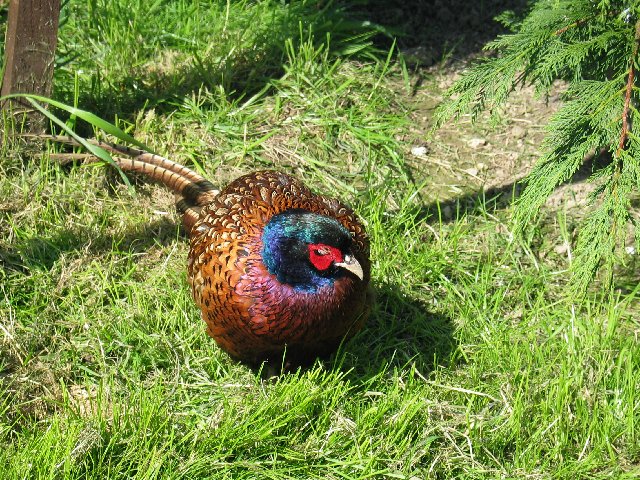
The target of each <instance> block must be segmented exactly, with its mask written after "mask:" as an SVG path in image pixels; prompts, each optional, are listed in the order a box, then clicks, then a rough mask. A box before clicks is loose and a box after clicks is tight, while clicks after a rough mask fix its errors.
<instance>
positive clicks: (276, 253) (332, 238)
mask: <svg viewBox="0 0 640 480" xmlns="http://www.w3.org/2000/svg"><path fill="white" fill-rule="evenodd" d="M262 243H263V249H262V258H263V261H264V264H265V265H266V267H267V270H268V271H269V273H271V274H272V275H275V276H276V278H277V279H278V281H279V282H281V283H283V284H287V285H290V286H292V287H294V288H295V289H297V290H300V291H305V292H315V291H317V290H318V289H319V288H321V287H323V286H327V285H330V284H333V283H334V282H335V281H336V279H339V278H343V277H345V276H353V277H354V278H357V279H358V280H359V281H362V280H363V279H364V272H363V270H362V266H361V265H360V263H359V262H358V260H357V259H356V257H355V256H354V252H353V251H352V244H353V239H352V238H351V234H350V233H349V231H348V230H347V229H346V228H345V227H344V226H343V225H342V224H340V223H339V222H338V221H337V220H336V219H335V218H332V217H329V216H326V215H320V214H317V213H313V212H309V211H306V210H302V209H290V210H286V211H285V212H283V213H280V214H277V215H274V216H273V217H272V218H271V220H270V221H269V222H268V223H267V225H266V226H265V227H264V232H263V235H262Z"/></svg>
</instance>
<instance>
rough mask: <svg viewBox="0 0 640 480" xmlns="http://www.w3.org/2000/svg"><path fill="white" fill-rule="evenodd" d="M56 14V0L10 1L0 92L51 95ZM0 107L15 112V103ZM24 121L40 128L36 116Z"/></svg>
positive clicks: (41, 123)
mask: <svg viewBox="0 0 640 480" xmlns="http://www.w3.org/2000/svg"><path fill="white" fill-rule="evenodd" d="M59 17H60V0H10V3H9V19H8V25H7V37H6V43H5V62H4V66H5V70H4V78H3V79H2V90H1V91H0V94H1V95H8V94H10V93H36V94H38V95H44V96H49V95H51V86H52V81H53V67H54V61H55V52H56V43H57V40H58V19H59ZM2 106H3V108H6V109H14V111H15V107H16V106H17V103H16V102H4V104H3V105H2ZM28 123H29V128H30V129H31V130H41V129H42V127H43V122H42V118H41V116H40V115H37V116H36V117H34V118H32V119H30V122H28Z"/></svg>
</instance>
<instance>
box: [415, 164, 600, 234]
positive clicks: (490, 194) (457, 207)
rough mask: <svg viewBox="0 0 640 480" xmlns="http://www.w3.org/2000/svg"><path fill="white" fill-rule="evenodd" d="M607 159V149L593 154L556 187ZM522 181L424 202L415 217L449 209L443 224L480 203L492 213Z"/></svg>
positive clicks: (515, 193)
mask: <svg viewBox="0 0 640 480" xmlns="http://www.w3.org/2000/svg"><path fill="white" fill-rule="evenodd" d="M610 162H611V157H610V155H609V154H608V153H607V152H604V153H603V154H601V155H592V156H590V157H588V158H586V159H585V161H584V163H583V164H582V166H581V167H580V168H579V169H578V171H576V173H575V174H574V175H573V176H572V177H571V178H569V179H568V180H566V181H564V182H562V183H561V184H560V185H559V186H564V185H569V184H573V183H580V182H585V181H586V180H587V179H589V177H591V175H592V174H593V173H594V172H595V171H597V170H600V169H601V168H604V167H606V166H607V165H608V164H609V163H610ZM525 180H526V176H525V177H521V178H518V179H516V180H514V181H513V182H510V183H507V184H505V185H498V186H495V187H491V188H488V189H486V190H485V189H483V188H481V189H478V190H474V191H472V192H469V193H467V194H464V195H460V196H458V197H455V198H452V199H450V200H446V201H444V202H436V203H431V204H428V205H425V206H424V207H422V208H421V209H420V213H419V215H418V218H419V219H422V218H435V219H438V218H439V215H440V212H451V213H452V214H450V215H448V216H445V215H443V216H442V218H441V221H442V222H444V223H449V222H454V221H456V220H457V219H459V218H461V217H462V216H465V215H468V214H473V213H477V212H478V206H479V205H482V206H483V209H484V210H486V211H488V212H489V213H495V212H497V211H498V210H502V209H505V208H508V207H509V206H510V205H512V204H513V202H514V201H515V200H517V199H518V197H520V195H522V192H523V191H524V188H525Z"/></svg>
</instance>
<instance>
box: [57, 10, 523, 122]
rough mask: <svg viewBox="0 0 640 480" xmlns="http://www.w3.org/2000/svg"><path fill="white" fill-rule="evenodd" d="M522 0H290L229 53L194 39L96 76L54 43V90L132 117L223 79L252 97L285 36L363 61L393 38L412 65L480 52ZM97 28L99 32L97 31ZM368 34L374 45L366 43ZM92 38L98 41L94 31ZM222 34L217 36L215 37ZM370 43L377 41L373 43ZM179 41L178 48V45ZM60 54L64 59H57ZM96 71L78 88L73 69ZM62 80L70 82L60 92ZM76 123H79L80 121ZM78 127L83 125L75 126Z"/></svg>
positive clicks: (275, 73) (281, 59)
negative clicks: (176, 58) (175, 58)
mask: <svg viewBox="0 0 640 480" xmlns="http://www.w3.org/2000/svg"><path fill="white" fill-rule="evenodd" d="M527 3H528V2H527V1H526V0H494V1H488V2H477V3H473V2H467V1H466V0H453V1H447V2H444V1H440V0H432V1H428V0H427V1H422V0H413V1H408V2H401V1H392V2H385V1H381V0H371V1H363V2H355V5H354V2H347V1H335V2H328V3H326V4H322V3H320V4H318V3H316V2H289V3H288V4H287V7H286V8H287V12H288V13H287V14H285V15H282V16H274V18H273V20H272V21H271V22H268V23H264V24H261V26H260V29H259V32H258V33H257V36H256V39H255V40H254V43H253V44H248V45H235V46H234V47H233V49H232V50H231V51H229V52H227V53H225V52H224V51H223V50H221V51H220V52H218V53H207V54H204V53H203V52H202V51H200V50H202V49H203V48H204V47H203V46H200V50H198V48H197V43H198V40H197V39H196V40H193V43H194V45H196V46H194V47H192V48H193V51H192V52H188V51H185V52H183V53H184V54H185V55H186V57H187V60H185V61H182V62H178V64H173V62H172V60H171V55H172V54H173V53H174V52H173V49H172V45H171V44H168V45H167V46H165V47H164V49H163V51H162V52H158V54H159V55H160V54H166V56H167V58H164V57H163V56H162V55H160V56H159V57H158V58H149V60H148V62H147V63H148V65H147V66H144V65H143V66H139V67H135V68H131V69H126V70H123V71H122V74H121V75H120V76H117V75H116V76H115V77H114V78H109V79H108V81H107V80H105V79H103V78H102V75H103V74H101V73H100V72H101V70H102V69H104V70H107V71H109V70H112V68H108V67H109V66H103V65H98V64H96V63H95V60H94V59H90V60H86V61H85V62H84V63H82V61H76V58H77V57H78V56H77V53H75V54H74V53H73V51H71V52H66V51H65V50H64V49H65V45H64V42H61V45H60V46H59V50H60V52H59V54H60V56H61V58H63V59H64V58H67V57H68V58H70V59H71V60H65V61H69V63H68V65H62V66H60V67H59V68H58V69H57V71H56V77H57V84H58V85H57V91H58V92H59V93H58V95H59V96H60V97H61V99H62V100H63V101H64V102H66V103H69V104H73V103H74V100H76V98H75V95H78V92H79V95H80V97H79V98H78V99H77V100H78V104H79V106H80V107H82V108H84V109H87V110H89V111H93V112H100V116H102V117H103V118H112V117H113V116H114V115H118V116H119V117H120V118H131V117H132V116H133V115H135V112H138V111H139V110H141V109H150V108H155V109H157V110H159V111H173V110H175V109H176V108H177V107H176V105H178V104H179V103H180V102H181V99H183V98H185V97H188V96H190V95H192V94H195V93H197V92H198V91H200V90H201V89H202V88H203V87H205V88H208V89H209V90H211V89H216V88H217V87H218V86H222V87H223V88H224V91H225V92H228V93H227V94H228V95H230V96H231V97H234V98H242V97H250V96H251V95H253V94H255V93H257V92H259V91H261V90H262V89H263V88H264V87H265V86H267V85H268V84H269V83H270V82H271V80H272V79H274V78H279V77H281V76H282V74H283V73H284V71H285V64H286V61H287V53H286V42H287V41H288V40H292V41H293V50H294V51H295V50H296V49H297V46H296V45H297V44H299V43H300V42H301V41H305V40H306V38H305V37H303V38H300V37H301V32H303V36H306V35H307V33H306V32H312V33H313V37H312V38H313V39H315V40H314V43H316V44H317V45H319V44H320V43H322V42H326V40H327V38H328V37H330V38H331V41H330V43H329V46H328V48H329V49H330V54H331V56H347V55H348V56H352V57H356V58H361V59H363V60H366V59H367V58H371V57H372V56H379V57H380V58H384V56H385V55H386V53H385V52H386V51H387V50H388V49H389V48H390V47H391V45H392V44H393V39H394V38H396V37H397V40H398V44H399V45H400V47H401V49H402V50H403V51H405V58H406V59H407V61H408V63H409V64H410V65H414V66H429V65H431V64H433V63H436V62H441V61H443V60H446V59H448V58H449V57H450V56H451V55H452V54H454V55H455V56H456V57H466V56H470V55H471V56H473V55H476V54H478V53H479V52H480V51H481V49H482V47H483V45H484V44H485V43H486V42H487V41H489V40H491V39H493V38H495V37H496V35H497V34H499V33H503V32H504V31H505V27H504V26H502V25H501V24H500V23H499V22H497V21H495V20H494V17H496V16H497V15H499V14H501V13H502V12H504V11H505V10H513V11H515V12H516V13H517V14H522V12H523V10H524V9H525V7H526V5H527ZM96 35H98V34H96ZM371 38H373V39H374V42H373V43H374V45H371V41H370V40H371ZM95 41H97V42H98V43H99V41H100V37H99V35H98V36H96V38H95ZM221 41H222V40H221ZM374 46H375V47H378V48H380V50H377V49H376V48H374ZM176 48H177V47H176ZM61 61H62V60H61ZM79 69H81V70H85V71H92V70H94V69H95V70H96V73H95V74H94V75H93V76H91V77H90V78H89V79H88V80H86V81H85V80H82V79H80V80H79V81H81V83H82V82H84V83H86V85H85V84H83V85H80V86H79V87H80V88H77V87H76V85H75V82H76V76H75V72H76V70H79ZM65 85H68V86H71V87H69V88H68V89H67V90H66V91H65V90H64V88H65ZM79 127H80V129H82V128H84V127H82V126H81V125H79ZM80 133H84V132H82V131H81V132H80ZM90 133H91V132H88V134H90Z"/></svg>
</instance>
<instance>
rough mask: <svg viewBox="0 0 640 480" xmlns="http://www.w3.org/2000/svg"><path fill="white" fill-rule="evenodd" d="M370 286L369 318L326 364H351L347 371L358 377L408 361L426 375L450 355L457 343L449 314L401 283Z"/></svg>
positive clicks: (343, 366)
mask: <svg viewBox="0 0 640 480" xmlns="http://www.w3.org/2000/svg"><path fill="white" fill-rule="evenodd" d="M374 290H375V295H376V300H375V303H374V306H373V309H372V312H371V317H370V318H369V321H368V322H367V324H366V325H365V327H364V329H363V330H362V332H360V333H359V334H358V335H356V336H355V337H354V338H353V339H351V340H350V341H349V342H348V343H346V344H345V345H343V347H342V348H341V350H340V351H339V352H338V354H336V355H335V356H334V357H332V359H331V360H330V361H329V362H327V366H328V367H329V368H336V369H340V370H343V371H349V370H350V371H351V373H350V374H349V375H348V376H350V377H352V378H354V379H357V380H358V382H359V383H361V382H363V381H366V380H367V379H369V378H372V377H375V376H377V375H379V374H380V372H382V371H389V370H391V371H393V370H394V369H406V368H407V367H408V366H413V367H415V368H416V370H418V371H419V372H420V373H421V374H422V375H427V374H428V373H429V372H431V371H432V370H433V369H434V368H435V367H437V366H438V365H449V364H450V363H451V362H452V361H453V355H454V351H455V349H456V345H457V343H456V340H455V337H454V326H453V323H452V322H451V319H449V318H448V317H446V316H444V315H442V314H439V313H434V312H433V311H432V310H431V309H430V307H429V305H427V304H426V303H425V302H423V301H421V300H419V299H416V298H413V297H411V295H410V294H407V293H404V292H405V291H406V289H405V288H403V286H402V285H374Z"/></svg>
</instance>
